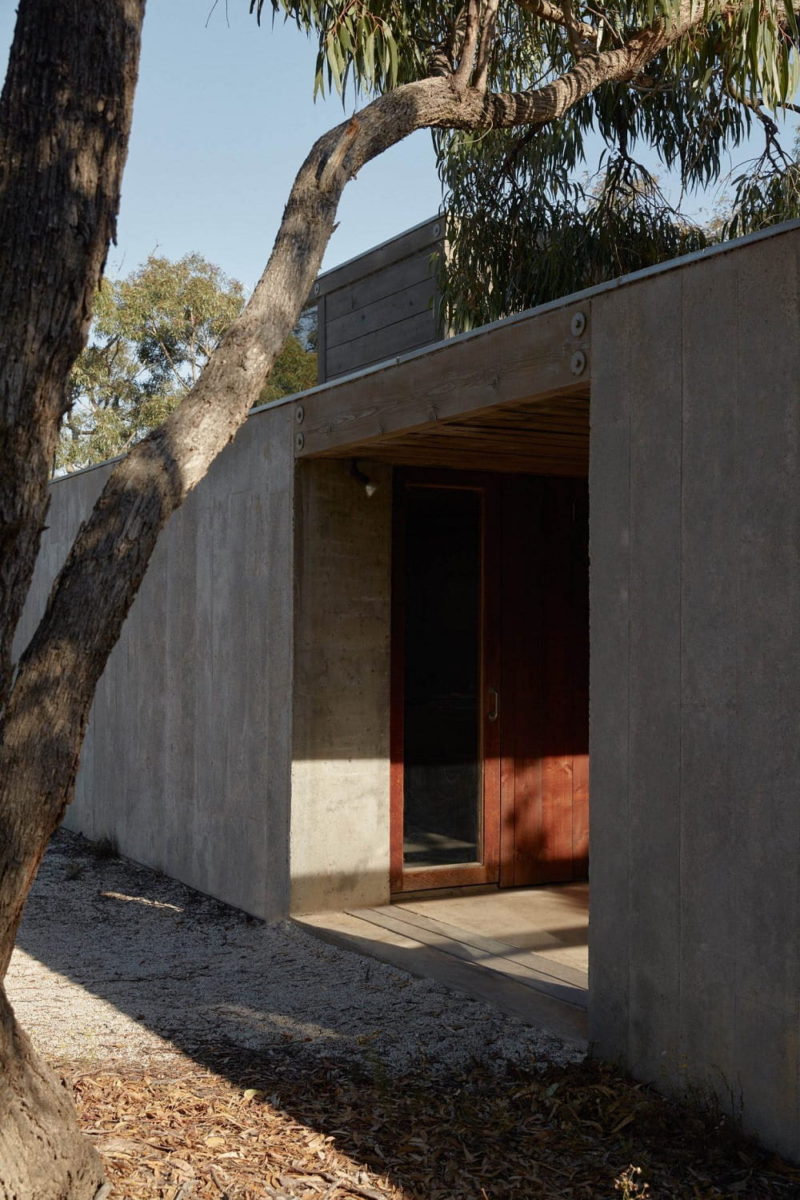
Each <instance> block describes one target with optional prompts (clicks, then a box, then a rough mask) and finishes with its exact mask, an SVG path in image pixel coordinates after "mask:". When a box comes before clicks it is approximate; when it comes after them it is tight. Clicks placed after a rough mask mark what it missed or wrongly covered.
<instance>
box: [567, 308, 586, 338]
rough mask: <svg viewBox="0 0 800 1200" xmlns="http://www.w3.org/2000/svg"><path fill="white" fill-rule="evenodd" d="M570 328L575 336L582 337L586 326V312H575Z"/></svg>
mask: <svg viewBox="0 0 800 1200" xmlns="http://www.w3.org/2000/svg"><path fill="white" fill-rule="evenodd" d="M569 328H570V332H571V334H572V336H573V337H580V336H581V334H582V333H583V331H584V329H585V328H586V313H582V312H576V313H573V314H572V320H571V321H570V323H569Z"/></svg>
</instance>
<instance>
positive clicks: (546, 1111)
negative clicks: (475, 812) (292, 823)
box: [9, 833, 800, 1200]
mask: <svg viewBox="0 0 800 1200" xmlns="http://www.w3.org/2000/svg"><path fill="white" fill-rule="evenodd" d="M65 901H66V903H65ZM20 946H21V950H20V952H18V953H17V954H16V955H15V960H14V963H13V967H12V971H11V972H10V976H9V983H10V986H9V992H10V994H11V996H12V1002H13V1003H14V1006H15V1009H16V1011H17V1015H18V1017H19V1019H20V1020H21V1022H22V1024H23V1025H24V1026H25V1027H26V1028H27V1029H28V1031H29V1032H30V1033H31V1035H32V1037H33V1038H34V1041H35V1042H36V1044H37V1046H38V1048H39V1049H40V1050H42V1051H43V1052H44V1053H45V1055H46V1056H47V1057H48V1058H49V1059H50V1061H51V1062H54V1065H55V1066H56V1069H57V1070H59V1071H60V1072H61V1073H62V1074H63V1075H64V1076H65V1078H67V1079H68V1080H70V1081H71V1083H72V1086H73V1089H74V1092H75V1096H76V1102H77V1105H78V1109H79V1114H80V1119H81V1123H82V1126H83V1128H84V1130H85V1131H86V1133H87V1134H88V1136H89V1137H90V1138H91V1139H92V1140H93V1141H94V1143H95V1145H96V1146H97V1148H98V1150H99V1151H100V1153H101V1154H102V1156H103V1158H104V1161H105V1164H106V1169H107V1174H108V1179H109V1182H110V1183H111V1185H112V1192H111V1196H112V1197H117V1198H118V1200H145V1198H147V1200H226V1198H227V1200H534V1198H539V1197H541V1198H542V1200H556V1198H558V1200H584V1198H585V1200H591V1198H594V1197H608V1198H609V1200H618V1198H619V1197H622V1200H634V1198H641V1200H644V1198H645V1197H646V1198H647V1200H673V1198H675V1200H684V1198H686V1200H711V1198H712V1197H716V1198H719V1197H723V1198H730V1200H737V1198H739V1197H744V1198H745V1200H762V1198H763V1200H768V1198H770V1197H776V1198H778V1200H782V1198H791V1200H797V1198H798V1197H800V1171H797V1170H795V1169H793V1168H792V1167H790V1166H788V1165H787V1164H785V1163H783V1162H781V1161H779V1160H777V1159H775V1158H774V1157H770V1156H769V1155H766V1154H764V1153H762V1152H759V1151H758V1150H756V1149H755V1148H753V1147H752V1146H750V1145H749V1144H747V1143H746V1142H744V1141H742V1140H741V1139H740V1138H738V1137H737V1135H736V1133H735V1130H734V1128H733V1126H732V1123H731V1122H730V1121H728V1120H727V1119H726V1118H724V1117H721V1116H720V1115H719V1114H718V1113H715V1112H714V1111H713V1110H709V1111H706V1112H701V1111H699V1110H698V1109H696V1108H684V1107H681V1106H679V1105H674V1104H671V1103H670V1102H668V1101H666V1100H664V1099H663V1098H661V1097H658V1096H655V1095H654V1094H652V1093H651V1092H649V1091H648V1090H647V1089H646V1088H643V1087H641V1086H638V1085H636V1084H634V1083H632V1082H631V1081H629V1080H626V1079H623V1078H622V1077H619V1076H617V1075H614V1074H613V1073H612V1072H610V1071H608V1070H607V1069H605V1068H603V1067H601V1066H598V1065H595V1064H586V1063H582V1062H581V1061H579V1055H577V1054H576V1053H575V1051H574V1049H573V1048H571V1047H569V1046H566V1045H564V1044H563V1043H559V1042H557V1041H556V1040H555V1039H553V1038H550V1037H548V1036H547V1035H543V1034H541V1033H539V1032H538V1031H536V1030H532V1029H529V1028H528V1027H526V1026H523V1025H521V1024H519V1023H518V1022H516V1021H514V1020H513V1019H511V1018H507V1017H505V1016H503V1015H502V1014H500V1013H496V1012H494V1011H493V1010H491V1009H489V1008H487V1006H485V1005H482V1004H479V1003H478V1002H476V1001H472V1000H470V999H468V998H465V997H463V996H461V995H458V994H456V993H451V992H448V991H447V990H446V989H444V988H441V987H439V986H438V985H435V984H432V983H428V982H426V981H423V980H415V979H411V978H410V977H409V976H405V975H404V974H403V973H402V972H399V971H396V970H394V969H393V968H390V967H384V966H383V965H382V964H379V963H375V962H368V961H367V960H364V959H361V958H359V957H358V956H356V955H351V954H347V953H345V952H342V951H338V950H333V949H332V948H330V947H324V946H322V945H321V944H319V943H316V942H315V941H313V939H311V938H308V937H307V936H306V935H303V934H301V933H300V931H298V930H296V929H295V928H294V927H292V926H287V925H278V926H267V927H264V926H261V925H259V924H258V923H254V922H252V921H251V920H250V919H248V918H247V917H245V916H244V915H243V914H241V913H238V912H236V911H235V910H231V909H229V908H226V907H225V906H224V905H220V904H217V903H216V902H215V901H213V900H209V899H208V898H207V897H203V896H199V895H198V894H197V893H193V892H191V891H190V890H189V889H187V888H183V887H182V886H181V885H179V884H176V883H174V882H173V881H171V880H168V879H165V878H164V877H163V876H159V875H157V874H155V873H153V872H150V871H146V870H144V869H143V868H140V867H138V866H136V865H134V864H132V863H129V862H126V861H124V860H119V859H115V858H98V857H96V856H94V855H93V854H92V853H91V852H90V848H89V847H88V846H87V844H86V843H85V842H83V841H82V840H81V839H78V838H76V837H74V835H70V834H66V833H62V834H60V835H59V836H58V838H57V839H56V842H55V845H54V847H53V849H52V850H51V852H50V853H49V854H48V856H47V858H46V860H45V864H44V866H43V869H42V872H41V874H40V878H39V880H38V881H37V884H36V887H35V890H34V893H33V894H32V897H31V901H30V903H29V906H28V911H27V914H26V921H25V925H24V927H23V930H22V934H21V938H20Z"/></svg>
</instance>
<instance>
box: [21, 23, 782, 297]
mask: <svg viewBox="0 0 800 1200" xmlns="http://www.w3.org/2000/svg"><path fill="white" fill-rule="evenodd" d="M55 2H58V0H55ZM266 7H267V9H268V8H269V6H268V5H267V6H266ZM13 23H14V12H13V8H12V4H11V2H10V0H4V3H3V4H2V7H0V51H2V50H5V49H6V48H7V47H8V45H9V43H10V41H11V35H12V31H13ZM314 63H315V47H314V45H313V44H311V43H310V42H308V41H307V39H306V38H305V37H304V35H303V34H301V33H300V32H299V31H298V30H297V29H296V28H295V27H294V26H293V25H285V24H283V23H279V24H277V25H275V26H273V25H272V22H271V20H270V19H267V20H266V21H265V23H264V24H263V25H262V26H261V27H259V26H258V25H257V24H256V21H255V18H253V17H251V16H250V15H249V13H248V3H247V0H218V2H217V3H216V5H215V4H214V0H149V3H148V8H147V17H146V19H145V29H144V38H143V51H142V65H141V74H140V80H139V88H138V91H137V99H136V108H135V113H134V123H133V134H132V138H131V147H130V155H129V159H128V166H127V169H126V172H125V179H124V183H123V192H122V208H121V212H120V221H119V243H118V246H117V247H112V249H111V253H110V255H109V263H108V271H109V273H110V274H111V275H124V274H127V273H128V272H130V271H132V270H133V269H134V268H135V267H137V266H138V265H139V264H140V263H141V262H143V261H144V259H145V258H146V257H147V255H148V254H150V253H152V252H154V251H157V252H159V253H161V254H164V255H166V256H167V257H169V258H179V257H180V256H181V255H183V254H186V253H189V252H192V251H197V252H198V253H200V254H203V255H204V256H205V257H206V258H208V259H209V260H210V261H211V262H213V263H216V264H217V265H219V266H220V267H222V269H223V270H224V271H226V272H227V273H228V274H229V275H232V276H234V277H235V278H237V279H240V280H241V281H242V283H244V284H245V286H246V287H247V288H248V289H249V288H252V286H253V285H254V284H255V282H256V280H257V279H258V276H259V275H260V273H261V271H262V269H263V267H264V264H265V262H266V260H267V257H268V255H269V251H270V248H271V245H272V239H273V237H274V235H275V232H276V230H277V227H278V223H279V221H280V217H281V213H282V211H283V206H284V203H285V200H286V197H287V194H288V191H289V188H290V186H291V182H292V179H293V177H294V174H295V171H296V170H297V168H298V167H299V165H300V163H301V161H302V159H303V158H304V156H305V154H306V153H307V151H308V149H309V148H310V146H311V144H312V143H313V141H314V140H315V138H316V137H318V136H319V135H320V134H321V133H323V132H324V131H325V130H326V129H329V128H330V127H331V126H332V125H335V124H336V123H337V122H339V121H340V120H342V117H343V109H342V105H341V102H340V101H339V100H338V99H337V98H335V97H334V98H329V99H327V100H324V101H319V100H318V101H317V102H316V103H314V101H313V100H312V90H313V77H314ZM0 67H2V70H3V72H4V70H5V64H4V62H2V63H0ZM787 142H788V143H789V144H791V138H790V137H789V138H787ZM751 153H753V151H751ZM742 157H748V155H747V153H746V152H745V151H743V153H742ZM655 169H656V170H657V169H658V168H657V167H656V168H655ZM439 198H440V191H439V183H438V179H437V177H436V171H435V166H434V159H433V152H432V149H431V142H430V135H429V134H428V133H427V132H420V133H418V134H415V135H414V136H413V137H411V138H409V139H407V140H406V141H405V142H403V143H401V144H400V145H399V146H396V147H394V148H393V149H392V150H390V151H389V152H388V153H386V154H384V155H382V156H381V157H380V158H379V159H377V160H376V161H375V162H372V163H370V164H369V165H368V166H367V167H365V168H364V170H363V171H362V173H361V174H360V176H359V178H358V179H356V180H354V181H353V182H352V183H350V185H349V186H348V188H347V189H346V191H345V194H344V198H343V200H342V204H341V207H340V214H339V216H340V224H339V228H338V229H337V231H336V233H335V234H334V235H333V238H332V240H331V244H330V246H329V249H328V253H327V256H326V258H325V262H324V264H323V265H324V266H325V267H331V266H335V265H336V264H337V263H340V262H343V261H345V260H346V259H348V258H352V257H353V255H355V254H359V253H361V252H362V251H364V250H367V249H369V248H370V247H371V246H374V245H377V244H378V243H379V242H382V241H384V240H386V239H387V238H390V237H392V236H394V235H395V234H397V233H399V232H400V231H402V230H403V229H407V228H408V227H409V226H411V225H415V224H417V222H419V221H423V220H425V219H426V218H427V217H429V216H431V215H432V214H433V213H434V212H436V210H437V208H438V205H439ZM711 199H713V197H712V198H710V199H703V198H699V199H693V200H692V202H691V203H690V204H689V205H687V208H688V210H689V211H690V212H692V213H697V212H698V211H699V210H700V209H702V207H703V205H704V204H705V205H710V203H711Z"/></svg>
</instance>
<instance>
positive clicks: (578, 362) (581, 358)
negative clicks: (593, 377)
mask: <svg viewBox="0 0 800 1200" xmlns="http://www.w3.org/2000/svg"><path fill="white" fill-rule="evenodd" d="M569 369H570V371H572V374H573V375H582V374H583V372H584V371H585V370H586V355H585V354H584V353H583V351H582V350H576V351H575V353H574V354H573V356H572V358H571V359H570V360H569Z"/></svg>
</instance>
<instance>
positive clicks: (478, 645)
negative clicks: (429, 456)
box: [391, 470, 589, 896]
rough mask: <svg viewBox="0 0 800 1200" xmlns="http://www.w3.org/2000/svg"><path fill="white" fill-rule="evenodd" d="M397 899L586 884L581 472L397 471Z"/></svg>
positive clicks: (394, 633)
mask: <svg viewBox="0 0 800 1200" xmlns="http://www.w3.org/2000/svg"><path fill="white" fill-rule="evenodd" d="M393 577H394V584H393V596H392V613H393V617H392V626H393V629H392V642H393V654H392V798H391V799H392V893H393V894H394V895H395V896H399V895H402V894H404V893H405V892H408V891H415V892H416V891H422V890H428V889H434V890H435V889H442V888H453V887H465V886H474V885H478V884H495V885H498V886H499V887H501V888H507V887H520V886H525V885H530V884H539V883H556V882H571V881H576V880H581V879H585V878H586V874H587V863H588V818H589V789H588V647H589V629H588V500H587V488H586V481H585V480H584V479H574V478H562V477H553V476H528V475H500V474H491V473H485V474H477V473H474V472H459V471H432V470H400V471H397V472H396V481H395V520H394V536H393Z"/></svg>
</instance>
